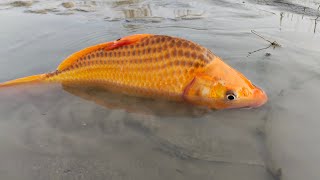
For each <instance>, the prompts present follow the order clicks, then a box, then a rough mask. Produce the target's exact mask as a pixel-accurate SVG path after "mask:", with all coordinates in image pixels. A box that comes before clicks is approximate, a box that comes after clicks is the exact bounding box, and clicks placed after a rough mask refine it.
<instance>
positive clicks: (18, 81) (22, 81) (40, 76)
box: [0, 74, 47, 88]
mask: <svg viewBox="0 0 320 180" xmlns="http://www.w3.org/2000/svg"><path fill="white" fill-rule="evenodd" d="M46 77H47V74H38V75H33V76H27V77H23V78H19V79H15V80H11V81H7V82H3V83H0V88H1V87H9V86H14V85H20V84H29V83H37V82H44V81H45V79H46Z"/></svg>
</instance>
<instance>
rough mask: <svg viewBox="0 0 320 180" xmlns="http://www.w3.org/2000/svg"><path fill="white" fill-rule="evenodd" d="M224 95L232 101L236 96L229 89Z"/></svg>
mask: <svg viewBox="0 0 320 180" xmlns="http://www.w3.org/2000/svg"><path fill="white" fill-rule="evenodd" d="M226 97H227V99H228V100H229V101H233V100H235V99H237V96H236V95H235V94H234V93H233V92H230V91H229V92H227V93H226Z"/></svg>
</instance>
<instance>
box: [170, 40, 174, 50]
mask: <svg viewBox="0 0 320 180" xmlns="http://www.w3.org/2000/svg"><path fill="white" fill-rule="evenodd" d="M174 44H175V42H174V40H172V41H171V42H170V43H169V47H171V48H173V47H174Z"/></svg>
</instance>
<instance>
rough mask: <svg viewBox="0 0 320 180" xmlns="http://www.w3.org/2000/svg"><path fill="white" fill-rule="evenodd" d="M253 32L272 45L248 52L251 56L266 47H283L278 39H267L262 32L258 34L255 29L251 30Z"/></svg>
mask: <svg viewBox="0 0 320 180" xmlns="http://www.w3.org/2000/svg"><path fill="white" fill-rule="evenodd" d="M251 32H252V33H253V34H254V35H256V36H258V37H260V38H261V39H263V40H265V41H267V42H269V43H270V45H269V46H267V47H264V48H260V49H257V50H255V51H252V52H248V56H250V55H251V54H253V53H256V52H258V51H261V50H264V49H268V48H270V47H273V49H274V48H276V47H281V45H280V44H279V43H277V41H270V40H268V39H266V38H265V37H263V36H261V35H260V34H258V33H257V32H256V31H254V30H251ZM248 56H247V57H248Z"/></svg>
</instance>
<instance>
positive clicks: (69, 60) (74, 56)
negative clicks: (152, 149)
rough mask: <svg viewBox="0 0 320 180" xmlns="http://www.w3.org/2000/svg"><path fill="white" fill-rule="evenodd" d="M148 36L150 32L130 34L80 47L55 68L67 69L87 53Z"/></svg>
mask: <svg viewBox="0 0 320 180" xmlns="http://www.w3.org/2000/svg"><path fill="white" fill-rule="evenodd" d="M148 36H152V34H135V35H131V36H126V37H123V38H120V39H118V40H116V41H111V42H106V43H102V44H97V45H94V46H90V47H87V48H85V49H82V50H80V51H78V52H76V53H74V54H72V55H70V56H69V57H67V58H66V59H65V60H64V61H63V62H62V63H61V64H60V65H59V66H58V68H57V70H58V71H62V70H65V69H67V68H68V67H70V66H72V65H73V63H75V62H76V61H77V60H78V59H79V58H81V57H84V56H86V55H87V54H89V53H91V52H94V51H97V50H99V49H103V50H106V51H109V50H112V49H115V48H118V47H121V46H125V45H129V44H134V43H136V42H138V41H140V40H141V39H143V38H145V37H148Z"/></svg>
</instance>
